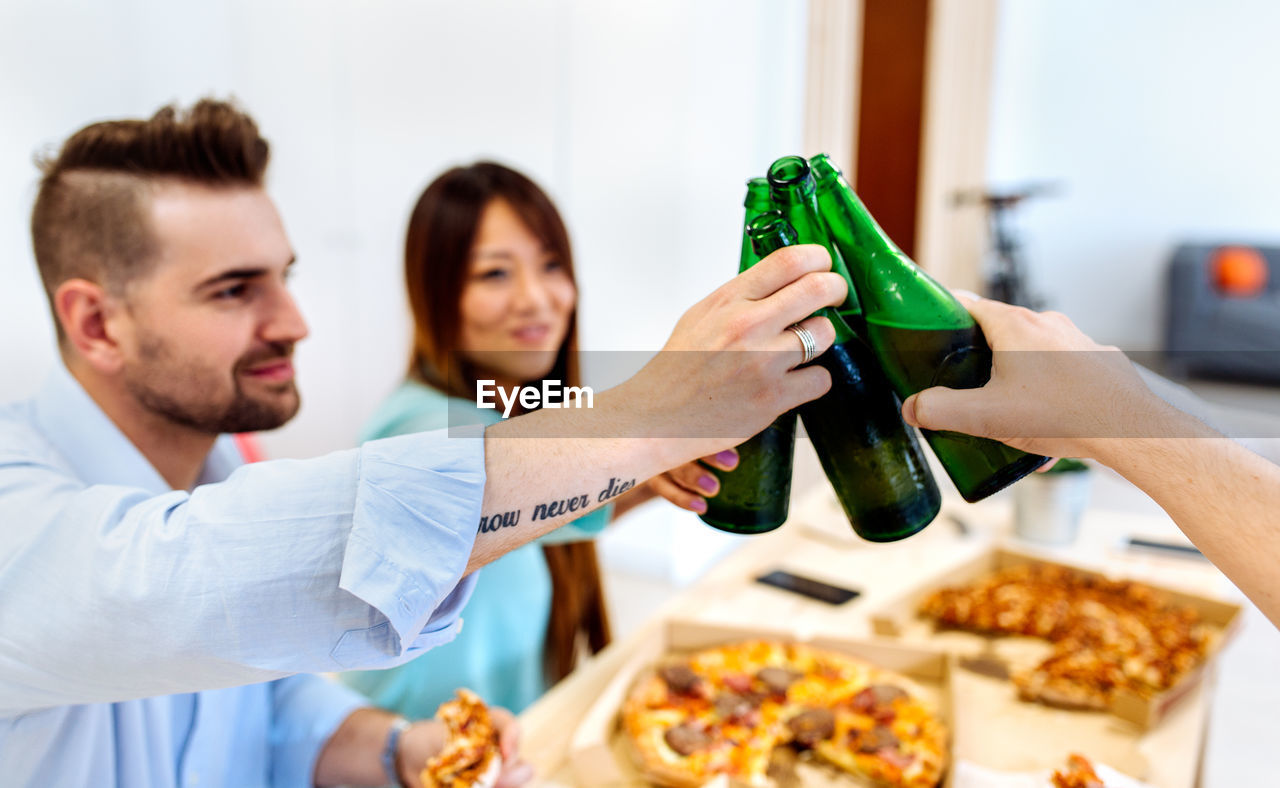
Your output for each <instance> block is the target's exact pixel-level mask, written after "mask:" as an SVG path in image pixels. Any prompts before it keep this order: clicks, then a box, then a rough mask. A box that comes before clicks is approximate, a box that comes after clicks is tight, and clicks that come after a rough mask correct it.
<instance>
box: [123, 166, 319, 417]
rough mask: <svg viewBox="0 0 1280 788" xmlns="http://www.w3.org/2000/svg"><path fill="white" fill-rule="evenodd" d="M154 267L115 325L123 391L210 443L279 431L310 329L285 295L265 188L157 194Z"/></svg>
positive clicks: (286, 258) (278, 238)
mask: <svg viewBox="0 0 1280 788" xmlns="http://www.w3.org/2000/svg"><path fill="white" fill-rule="evenodd" d="M151 222H152V231H153V233H154V234H155V238H156V240H157V241H158V247H159V259H158V260H157V262H156V263H155V265H154V267H153V268H152V269H151V271H150V272H149V273H146V274H144V275H142V276H141V277H139V278H138V279H137V280H135V281H134V282H132V283H130V284H129V285H128V286H127V288H126V290H125V293H124V303H125V310H124V314H123V315H122V318H121V319H120V322H119V326H118V328H119V340H120V348H121V353H122V356H123V359H124V362H123V365H122V374H123V376H124V378H123V379H124V383H125V385H126V387H127V389H128V391H129V393H130V394H131V395H132V396H133V397H134V398H135V399H136V400H137V402H138V403H139V404H141V405H142V406H143V407H144V408H145V409H146V410H148V411H150V412H152V413H154V414H156V415H158V416H160V417H162V418H164V419H165V420H167V421H169V422H171V423H174V424H178V425H182V426H185V427H189V428H193V429H195V430H198V431H201V432H206V433H210V434H216V433H222V432H250V431H254V430H264V429H274V428H276V427H279V426H280V425H282V424H284V423H285V422H286V421H288V420H289V419H291V418H293V415H294V414H295V413H297V412H298V406H299V398H298V390H297V387H296V386H295V385H294V375H293V363H292V361H291V356H292V354H293V346H294V344H295V343H296V342H297V341H298V340H300V339H302V338H303V337H305V336H306V335H307V326H306V323H305V322H304V321H303V319H302V315H301V314H299V312H298V309H297V306H296V305H295V304H294V301H293V297H292V296H291V295H290V294H289V291H288V288H287V287H286V278H287V275H288V272H289V269H290V266H291V265H292V262H293V250H292V249H291V247H290V245H289V239H288V238H287V237H286V236H285V233H284V227H283V225H282V224H281V222H280V216H279V214H278V213H276V209H275V206H274V205H273V204H272V202H271V200H270V199H269V198H268V197H267V195H266V193H265V192H263V191H262V190H261V189H255V188H238V187H237V188H219V189H210V188H207V187H201V186H192V185H184V184H169V183H167V184H163V185H161V186H159V187H157V189H156V191H155V194H154V197H153V200H152V207H151Z"/></svg>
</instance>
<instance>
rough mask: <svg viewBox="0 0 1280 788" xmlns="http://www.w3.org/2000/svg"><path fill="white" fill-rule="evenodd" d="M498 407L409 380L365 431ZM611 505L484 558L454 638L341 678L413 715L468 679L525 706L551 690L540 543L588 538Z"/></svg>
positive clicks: (399, 428) (473, 419)
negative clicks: (402, 660)
mask: <svg viewBox="0 0 1280 788" xmlns="http://www.w3.org/2000/svg"><path fill="white" fill-rule="evenodd" d="M500 414H501V411H498V410H487V409H485V410H482V409H480V408H477V407H476V403H475V402H473V401H471V400H465V399H460V398H458V397H449V396H447V395H446V394H444V393H443V392H441V391H438V390H436V389H434V388H431V387H430V386H426V385H423V384H421V383H417V382H415V381H406V382H404V383H403V384H402V385H401V386H400V387H399V388H398V389H396V391H395V392H393V393H392V394H391V396H390V397H388V398H387V399H386V401H385V402H383V403H382V405H381V406H380V407H379V408H378V411H377V412H376V413H375V414H374V416H373V418H372V419H370V421H369V423H368V425H367V426H366V427H365V432H364V437H365V438H367V439H373V438H384V437H386V436H389V435H401V434H405V433H410V432H417V431H420V430H437V429H441V428H443V427H446V426H449V427H452V428H454V429H457V428H458V427H459V425H464V424H471V423H481V424H486V425H487V424H492V423H494V422H496V421H498V420H499V419H500V418H501V415H500ZM611 511H612V507H603V508H600V509H597V510H595V511H594V512H591V513H589V514H587V515H586V516H585V517H580V518H578V519H577V520H574V521H573V522H572V523H569V524H568V525H565V526H563V527H561V528H558V529H557V530H555V531H552V532H551V533H550V534H548V535H546V536H544V537H542V538H541V539H539V540H537V541H536V542H530V543H529V544H527V545H524V546H523V547H519V548H517V549H515V550H512V551H511V552H509V553H507V554H506V555H504V556H502V557H501V558H499V559H498V560H497V561H494V562H493V563H491V564H489V565H487V566H486V567H485V568H484V576H483V577H482V578H481V579H480V582H479V583H478V584H477V586H476V590H475V593H473V594H472V596H471V601H470V602H468V603H467V625H466V627H464V628H463V630H462V632H461V634H459V635H458V638H457V639H456V640H454V641H453V642H452V643H450V644H449V645H447V646H445V647H443V648H438V649H435V650H433V651H431V652H430V653H428V654H424V655H422V656H421V657H418V658H417V659H415V660H414V661H413V662H411V663H409V664H407V665H402V666H400V667H398V668H395V669H393V670H377V671H355V672H351V673H344V674H342V680H343V681H344V682H346V683H347V684H349V685H350V686H352V687H355V688H356V689H358V690H360V691H361V692H363V693H365V694H366V695H368V696H369V697H370V698H371V699H372V700H373V702H374V703H375V704H377V705H379V706H382V707H384V708H388V709H395V710H396V711H398V712H400V713H401V714H404V715H406V716H408V717H412V718H421V717H430V716H431V715H432V714H434V713H435V710H436V707H437V706H439V705H440V703H441V702H443V701H445V700H448V699H449V698H450V697H452V696H453V692H454V689H455V688H457V687H469V688H471V689H472V690H474V691H475V692H476V693H477V694H479V695H480V697H482V698H484V699H485V700H486V701H487V702H489V703H492V704H496V705H498V706H502V707H504V708H507V709H510V710H512V711H514V712H520V711H521V710H523V709H524V708H525V707H526V706H528V705H529V704H530V703H533V701H535V700H537V699H538V698H539V697H540V696H541V695H542V694H543V693H544V692H546V691H547V679H546V675H545V671H544V669H543V664H544V657H543V655H544V653H545V652H546V642H547V622H548V619H549V617H550V614H551V573H550V571H549V570H548V568H547V561H546V559H545V558H544V557H543V555H542V545H544V544H554V543H559V542H568V541H576V540H582V539H590V538H592V537H594V536H595V535H596V534H598V533H599V532H600V531H601V530H603V529H604V527H605V526H606V525H608V524H609V518H610V516H611Z"/></svg>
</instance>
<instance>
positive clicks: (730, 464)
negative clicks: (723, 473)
mask: <svg viewBox="0 0 1280 788" xmlns="http://www.w3.org/2000/svg"><path fill="white" fill-rule="evenodd" d="M716 461H717V462H719V463H720V464H721V465H723V466H724V467H726V468H736V467H738V452H736V451H734V450H733V449H725V450H724V451H722V452H720V453H719V454H717V455H716Z"/></svg>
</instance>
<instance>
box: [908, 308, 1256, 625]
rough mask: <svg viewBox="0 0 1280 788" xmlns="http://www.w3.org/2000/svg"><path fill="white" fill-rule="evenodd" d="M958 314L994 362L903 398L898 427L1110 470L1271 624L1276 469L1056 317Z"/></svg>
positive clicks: (1017, 312)
mask: <svg viewBox="0 0 1280 788" xmlns="http://www.w3.org/2000/svg"><path fill="white" fill-rule="evenodd" d="M965 305H966V306H967V307H968V308H969V311H970V312H971V313H972V314H973V316H974V318H975V319H976V320H977V321H978V323H979V324H980V325H981V326H982V330H983V332H984V333H985V334H986V336H987V339H988V341H989V342H990V343H991V347H992V350H993V351H994V352H995V355H994V362H993V364H992V374H991V380H990V382H989V383H988V384H987V385H986V386H984V387H983V388H981V389H973V390H952V389H945V388H933V389H928V390H926V391H922V392H920V393H919V394H916V395H914V396H912V397H910V398H908V399H907V401H906V402H904V403H903V406H902V409H903V416H904V418H906V420H907V421H908V423H910V424H912V425H914V426H917V427H923V428H927V429H946V430H955V431H958V432H963V433H967V434H971V435H979V436H983V437H989V438H995V439H997V440H1001V441H1004V442H1005V443H1008V444H1009V445H1011V446H1014V447H1016V448H1019V449H1023V450H1025V451H1030V452H1036V453H1038V454H1047V455H1050V456H1057V457H1091V458H1094V459H1096V460H1098V461H1099V462H1101V463H1103V464H1104V465H1107V466H1109V467H1111V468H1113V469H1115V470H1116V471H1117V472H1118V473H1120V474H1121V475H1122V476H1124V477H1125V478H1126V479H1128V480H1129V481H1131V482H1133V483H1134V484H1135V485H1137V486H1138V487H1139V488H1141V489H1142V491H1143V492H1145V493H1147V494H1148V495H1150V496H1151V497H1152V499H1154V500H1155V501H1156V503H1158V504H1160V506H1161V507H1163V508H1164V510H1165V511H1166V512H1168V513H1169V515H1170V517H1172V518H1173V520H1174V521H1175V522H1176V523H1177V524H1178V526H1179V527H1180V528H1181V529H1182V530H1183V532H1184V533H1186V534H1187V536H1188V537H1189V538H1190V539H1191V541H1192V542H1193V543H1194V544H1195V545H1196V547H1198V548H1200V551H1201V552H1203V553H1204V554H1205V556H1206V557H1208V558H1209V560H1211V561H1213V563H1214V564H1216V565H1217V566H1218V568H1220V569H1221V570H1222V571H1223V573H1225V574H1226V575H1227V576H1228V577H1229V578H1231V580H1232V581H1233V582H1234V583H1235V584H1236V585H1237V586H1239V588H1240V590H1241V591H1243V592H1244V593H1245V595H1247V596H1248V597H1249V598H1250V599H1251V600H1253V602H1254V604H1256V605H1257V606H1258V608H1259V609H1260V610H1262V612H1263V613H1265V614H1266V616H1267V617H1268V618H1270V619H1271V621H1272V623H1274V624H1276V625H1277V626H1280V578H1277V576H1276V574H1275V571H1274V559H1275V557H1276V556H1278V555H1280V521H1278V520H1277V515H1276V512H1280V466H1276V465H1274V464H1272V463H1270V462H1268V461H1267V460H1264V459H1263V458H1262V457H1259V456H1258V455H1256V454H1254V453H1253V452H1251V451H1249V450H1248V449H1246V448H1245V447H1243V446H1241V445H1240V444H1238V443H1236V442H1234V441H1232V440H1230V439H1228V438H1226V437H1224V436H1223V435H1221V434H1220V433H1218V432H1215V431H1214V430H1212V429H1210V428H1209V427H1208V426H1206V425H1205V424H1204V423H1203V422H1201V421H1199V420H1198V419H1196V418H1195V417H1193V416H1191V415H1189V414H1187V413H1184V412H1182V411H1180V410H1178V409H1177V408H1174V407H1173V406H1172V405H1169V404H1168V403H1166V402H1165V401H1164V400H1162V399H1160V398H1159V397H1157V396H1156V395H1155V394H1153V393H1152V391H1151V390H1150V389H1149V388H1148V387H1147V386H1146V384H1144V383H1143V381H1142V379H1141V378H1140V377H1139V375H1138V373H1137V371H1136V370H1135V369H1134V367H1133V365H1132V364H1131V363H1130V362H1129V360H1128V359H1127V358H1125V356H1124V354H1123V353H1121V352H1120V351H1119V350H1118V349H1117V348H1114V347H1104V346H1102V345H1099V344H1097V343H1095V342H1094V341H1093V340H1092V339H1090V338H1089V337H1087V336H1085V335H1084V334H1083V333H1081V331H1080V330H1079V329H1078V328H1076V327H1075V325H1074V324H1073V323H1072V322H1071V321H1070V320H1069V319H1068V318H1067V317H1065V316H1063V315H1061V314H1057V313H1052V312H1048V313H1036V312H1032V311H1030V310H1027V309H1023V308H1020V307H1012V306H1008V305H1006V304H1001V303H999V302H996V301H989V300H986V299H965Z"/></svg>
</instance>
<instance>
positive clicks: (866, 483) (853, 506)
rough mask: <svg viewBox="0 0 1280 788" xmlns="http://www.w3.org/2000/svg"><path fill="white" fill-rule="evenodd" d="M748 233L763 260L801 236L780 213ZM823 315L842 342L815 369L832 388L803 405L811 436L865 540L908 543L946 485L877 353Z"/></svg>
mask: <svg viewBox="0 0 1280 788" xmlns="http://www.w3.org/2000/svg"><path fill="white" fill-rule="evenodd" d="M748 232H749V234H750V235H751V240H752V242H753V244H754V246H755V250H756V253H757V254H759V255H760V256H761V257H763V256H764V255H767V254H769V253H770V252H772V251H773V250H774V249H777V248H779V247H782V246H788V245H790V244H793V243H796V237H797V234H796V233H795V232H794V230H793V229H792V228H791V225H790V224H789V223H788V222H787V220H786V218H785V217H784V216H783V215H782V214H781V213H780V212H777V211H772V212H770V213H766V214H762V215H760V216H758V217H756V218H755V219H754V220H753V221H752V222H751V224H750V226H749V228H748ZM818 314H820V315H823V316H824V317H826V318H827V319H829V320H830V321H831V324H832V325H833V326H834V327H835V330H836V339H835V343H834V344H833V345H832V346H831V348H830V349H829V350H827V351H826V352H825V353H823V354H822V355H821V356H819V357H818V358H817V359H816V360H815V361H813V362H810V363H814V364H820V365H821V366H823V367H824V368H825V369H826V370H827V371H828V372H830V373H831V390H830V391H828V392H827V393H826V394H824V395H822V396H821V397H819V398H818V399H816V400H813V401H811V402H806V403H805V404H803V405H801V406H800V408H799V410H800V419H801V420H802V421H803V422H804V428H805V432H807V433H808V434H809V439H810V440H812V441H813V448H814V450H815V451H816V452H817V454H818V460H819V461H820V462H821V463H822V470H823V471H824V472H825V473H826V474H827V479H828V480H830V482H831V486H832V487H833V488H834V489H835V492H836V497H837V498H838V499H839V500H840V505H841V506H842V507H843V508H844V513H845V515H846V516H847V517H848V518H849V523H850V525H852V526H853V530H854V531H855V532H856V533H857V534H858V536H861V537H862V538H863V539H866V540H868V541H872V542H892V541H896V540H898V539H905V538H906V537H908V536H911V535H912V534H914V533H917V532H918V531H920V530H921V529H923V528H924V527H925V526H926V525H928V524H929V523H930V522H932V521H933V518H934V517H936V516H937V514H938V509H939V507H940V506H941V504H942V497H941V495H940V494H939V492H938V485H937V483H936V482H934V480H933V474H931V473H930V472H929V465H928V463H927V462H926V461H925V458H924V454H923V452H921V450H920V444H919V443H918V442H917V441H916V436H915V433H914V432H913V431H912V430H911V428H910V427H908V426H907V425H906V424H905V423H903V421H902V413H901V407H900V405H899V404H898V399H897V397H895V396H894V395H893V391H892V390H891V389H890V388H889V383H888V381H886V380H885V379H884V376H883V374H882V373H881V372H880V368H879V366H878V365H877V364H876V361H875V356H874V355H873V354H872V352H871V349H870V348H869V347H867V344H866V343H865V342H863V341H862V339H860V338H859V337H858V336H857V335H856V334H855V333H854V332H853V331H852V330H850V329H849V327H848V326H847V325H846V324H845V321H844V318H842V317H841V316H840V315H839V314H838V313H837V312H836V310H834V309H831V308H830V307H828V308H826V309H823V310H821V311H820V312H819V313H818Z"/></svg>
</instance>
